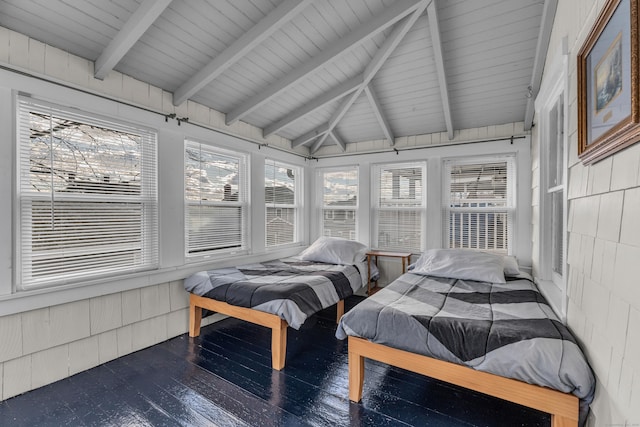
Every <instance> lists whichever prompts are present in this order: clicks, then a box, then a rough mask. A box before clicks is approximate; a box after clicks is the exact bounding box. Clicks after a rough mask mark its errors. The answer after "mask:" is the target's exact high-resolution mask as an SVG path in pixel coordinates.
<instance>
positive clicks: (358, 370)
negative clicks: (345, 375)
mask: <svg viewBox="0 0 640 427" xmlns="http://www.w3.org/2000/svg"><path fill="white" fill-rule="evenodd" d="M363 383H364V357H363V356H361V355H360V354H358V353H355V352H352V351H349V400H351V401H352V402H356V403H358V402H360V400H362V384H363Z"/></svg>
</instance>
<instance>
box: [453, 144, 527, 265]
mask: <svg viewBox="0 0 640 427" xmlns="http://www.w3.org/2000/svg"><path fill="white" fill-rule="evenodd" d="M502 161H505V162H507V167H509V165H510V166H511V168H513V170H512V171H511V174H510V176H511V180H510V181H509V182H507V201H508V202H510V204H508V205H507V206H506V207H504V208H475V209H474V208H470V210H472V211H475V212H483V211H486V212H497V211H501V212H502V211H503V212H506V213H507V214H508V215H509V217H510V222H511V227H509V228H508V230H507V241H508V246H507V251H508V255H513V254H514V253H515V248H516V247H517V244H516V242H517V239H518V232H517V230H518V214H517V213H518V209H517V208H518V194H517V188H518V185H517V180H518V162H517V160H516V158H515V155H514V154H495V155H490V156H486V155H484V156H465V157H455V158H444V159H443V161H442V200H441V204H442V211H443V214H442V218H443V226H442V247H443V248H448V247H449V214H448V213H449V211H450V210H451V208H450V207H449V195H450V185H451V181H450V180H451V176H450V175H449V174H448V173H447V172H448V170H449V169H448V168H447V166H446V165H447V164H448V163H453V164H456V165H462V164H468V165H474V164H482V163H494V162H502Z"/></svg>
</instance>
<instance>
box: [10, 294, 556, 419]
mask: <svg viewBox="0 0 640 427" xmlns="http://www.w3.org/2000/svg"><path fill="white" fill-rule="evenodd" d="M360 300H361V299H360V298H359V297H352V298H349V299H348V300H347V301H346V309H347V310H348V309H349V308H350V307H352V306H353V305H355V304H356V303H357V302H359V301H360ZM334 333H335V308H330V309H327V310H324V311H323V312H321V313H318V314H317V315H316V316H314V317H312V318H311V319H308V320H307V322H306V323H305V324H304V325H303V327H302V328H301V330H300V331H296V330H293V329H289V331H288V346H287V358H286V367H285V368H284V370H283V371H274V370H272V369H271V359H270V333H269V331H268V330H267V329H266V328H263V327H260V326H255V325H252V324H249V323H247V322H243V321H240V320H236V319H226V320H223V321H221V322H218V323H215V324H212V325H210V326H207V327H204V328H203V329H202V334H201V336H200V337H198V338H195V339H191V338H189V337H188V336H187V335H186V334H185V335H181V336H179V337H176V338H174V339H171V340H168V341H166V342H164V343H161V344H158V345H155V346H153V347H150V348H147V349H144V350H141V351H138V352H136V353H133V354H130V355H128V356H125V357H121V358H119V359H116V360H113V361H111V362H108V363H105V364H103V365H100V366H98V367H96V368H94V369H91V370H88V371H85V372H82V373H80V374H77V375H75V376H73V377H70V378H67V379H64V380H62V381H58V382H56V383H54V384H51V385H48V386H45V387H42V388H40V389H37V390H34V391H31V392H28V393H25V394H23V395H21V396H17V397H14V398H11V399H8V400H6V401H4V402H0V426H61V425H69V426H177V425H183V426H225V427H226V426H332V427H335V426H467V427H468V426H548V425H550V420H549V417H548V416H547V415H546V414H542V413H540V412H537V411H534V410H531V409H528V408H524V407H521V406H518V405H513V404H510V403H507V402H504V401H501V400H498V399H495V398H491V397H488V396H484V395H481V394H478V393H475V392H471V391H468V390H465V389H462V388H459V387H455V386H451V385H448V384H445V383H442V382H439V381H435V380H431V379H428V378H425V377H422V376H420V375H417V374H413V373H410V372H406V371H403V370H400V369H397V368H390V367H388V366H386V365H383V364H380V363H377V362H373V361H367V362H366V373H365V385H364V397H363V400H362V403H361V404H354V403H350V402H349V399H348V389H347V384H348V381H347V343H346V341H340V340H337V339H336V338H335V336H334Z"/></svg>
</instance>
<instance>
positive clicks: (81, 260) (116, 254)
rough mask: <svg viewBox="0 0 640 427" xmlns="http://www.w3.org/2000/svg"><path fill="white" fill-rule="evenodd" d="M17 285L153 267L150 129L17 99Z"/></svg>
mask: <svg viewBox="0 0 640 427" xmlns="http://www.w3.org/2000/svg"><path fill="white" fill-rule="evenodd" d="M18 109H19V112H18V115H19V141H18V150H19V165H18V180H19V184H18V194H19V203H20V220H19V221H20V227H19V236H18V245H19V250H18V257H19V260H20V262H19V266H20V267H19V268H20V278H19V285H18V286H19V288H21V289H30V288H38V287H48V286H55V285H60V284H66V283H73V282H78V281H80V280H87V279H93V278H98V277H103V276H107V275H108V276H112V275H114V274H118V273H124V272H134V271H140V270H147V269H152V268H156V267H157V265H158V198H157V189H156V183H157V171H156V163H157V162H156V156H157V153H156V150H157V148H156V145H157V144H156V134H155V133H154V132H151V131H149V130H146V129H140V128H136V127H134V126H130V125H127V124H124V123H120V122H115V121H111V120H109V119H104V118H99V117H96V116H92V115H90V114H83V113H78V112H77V111H75V110H74V111H71V110H69V109H65V108H63V107H60V106H56V105H53V104H48V103H45V102H42V101H37V100H33V99H30V98H27V97H20V98H19V99H18Z"/></svg>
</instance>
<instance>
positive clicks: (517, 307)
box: [336, 273, 595, 421]
mask: <svg viewBox="0 0 640 427" xmlns="http://www.w3.org/2000/svg"><path fill="white" fill-rule="evenodd" d="M349 335H351V336H356V337H361V338H366V339H368V340H370V341H372V342H375V343H379V344H383V345H386V346H390V347H393V348H398V349H401V350H406V351H410V352H413V353H418V354H422V355H426V356H429V357H433V358H437V359H441V360H445V361H448V362H453V363H457V364H460V365H465V366H468V367H471V368H473V369H476V370H479V371H485V372H489V373H492V374H496V375H500V376H503V377H508V378H514V379H518V380H521V381H525V382H527V383H530V384H536V385H540V386H544V387H550V388H553V389H556V390H559V391H562V392H565V393H572V394H574V395H576V396H577V397H578V398H579V399H580V416H581V420H583V421H584V420H585V418H586V415H587V411H588V405H589V403H590V402H591V401H592V400H593V396H594V391H595V379H594V375H593V372H592V370H591V368H590V367H589V364H588V363H587V361H586V359H585V357H584V355H583V353H582V351H581V350H580V347H579V346H578V343H577V342H576V339H575V338H574V336H573V335H572V334H571V332H570V331H569V329H568V328H567V327H566V326H565V325H564V324H563V323H562V322H561V321H560V320H559V319H558V318H557V316H556V315H555V313H554V312H553V310H552V309H551V307H550V306H549V305H548V303H547V301H546V300H545V298H544V297H543V295H542V294H541V293H540V292H539V290H538V289H537V287H536V285H535V284H534V283H533V282H532V281H531V280H530V279H529V276H528V275H521V276H520V277H517V278H508V281H507V283H506V284H493V283H485V282H474V281H470V280H458V279H449V278H438V277H432V276H423V275H418V274H413V273H406V274H404V275H402V276H400V277H399V278H398V279H397V280H395V281H394V282H393V283H391V284H390V285H388V286H387V287H385V288H384V289H383V290H381V291H380V292H378V293H376V294H374V295H373V296H371V297H369V298H367V299H366V300H364V301H363V302H361V303H360V304H358V305H357V306H356V307H354V308H353V309H351V310H350V311H349V312H348V313H346V314H345V315H344V316H343V317H342V320H341V321H340V324H339V325H338V329H337V331H336V336H337V337H338V338H339V339H345V338H346V337H347V336H349Z"/></svg>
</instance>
